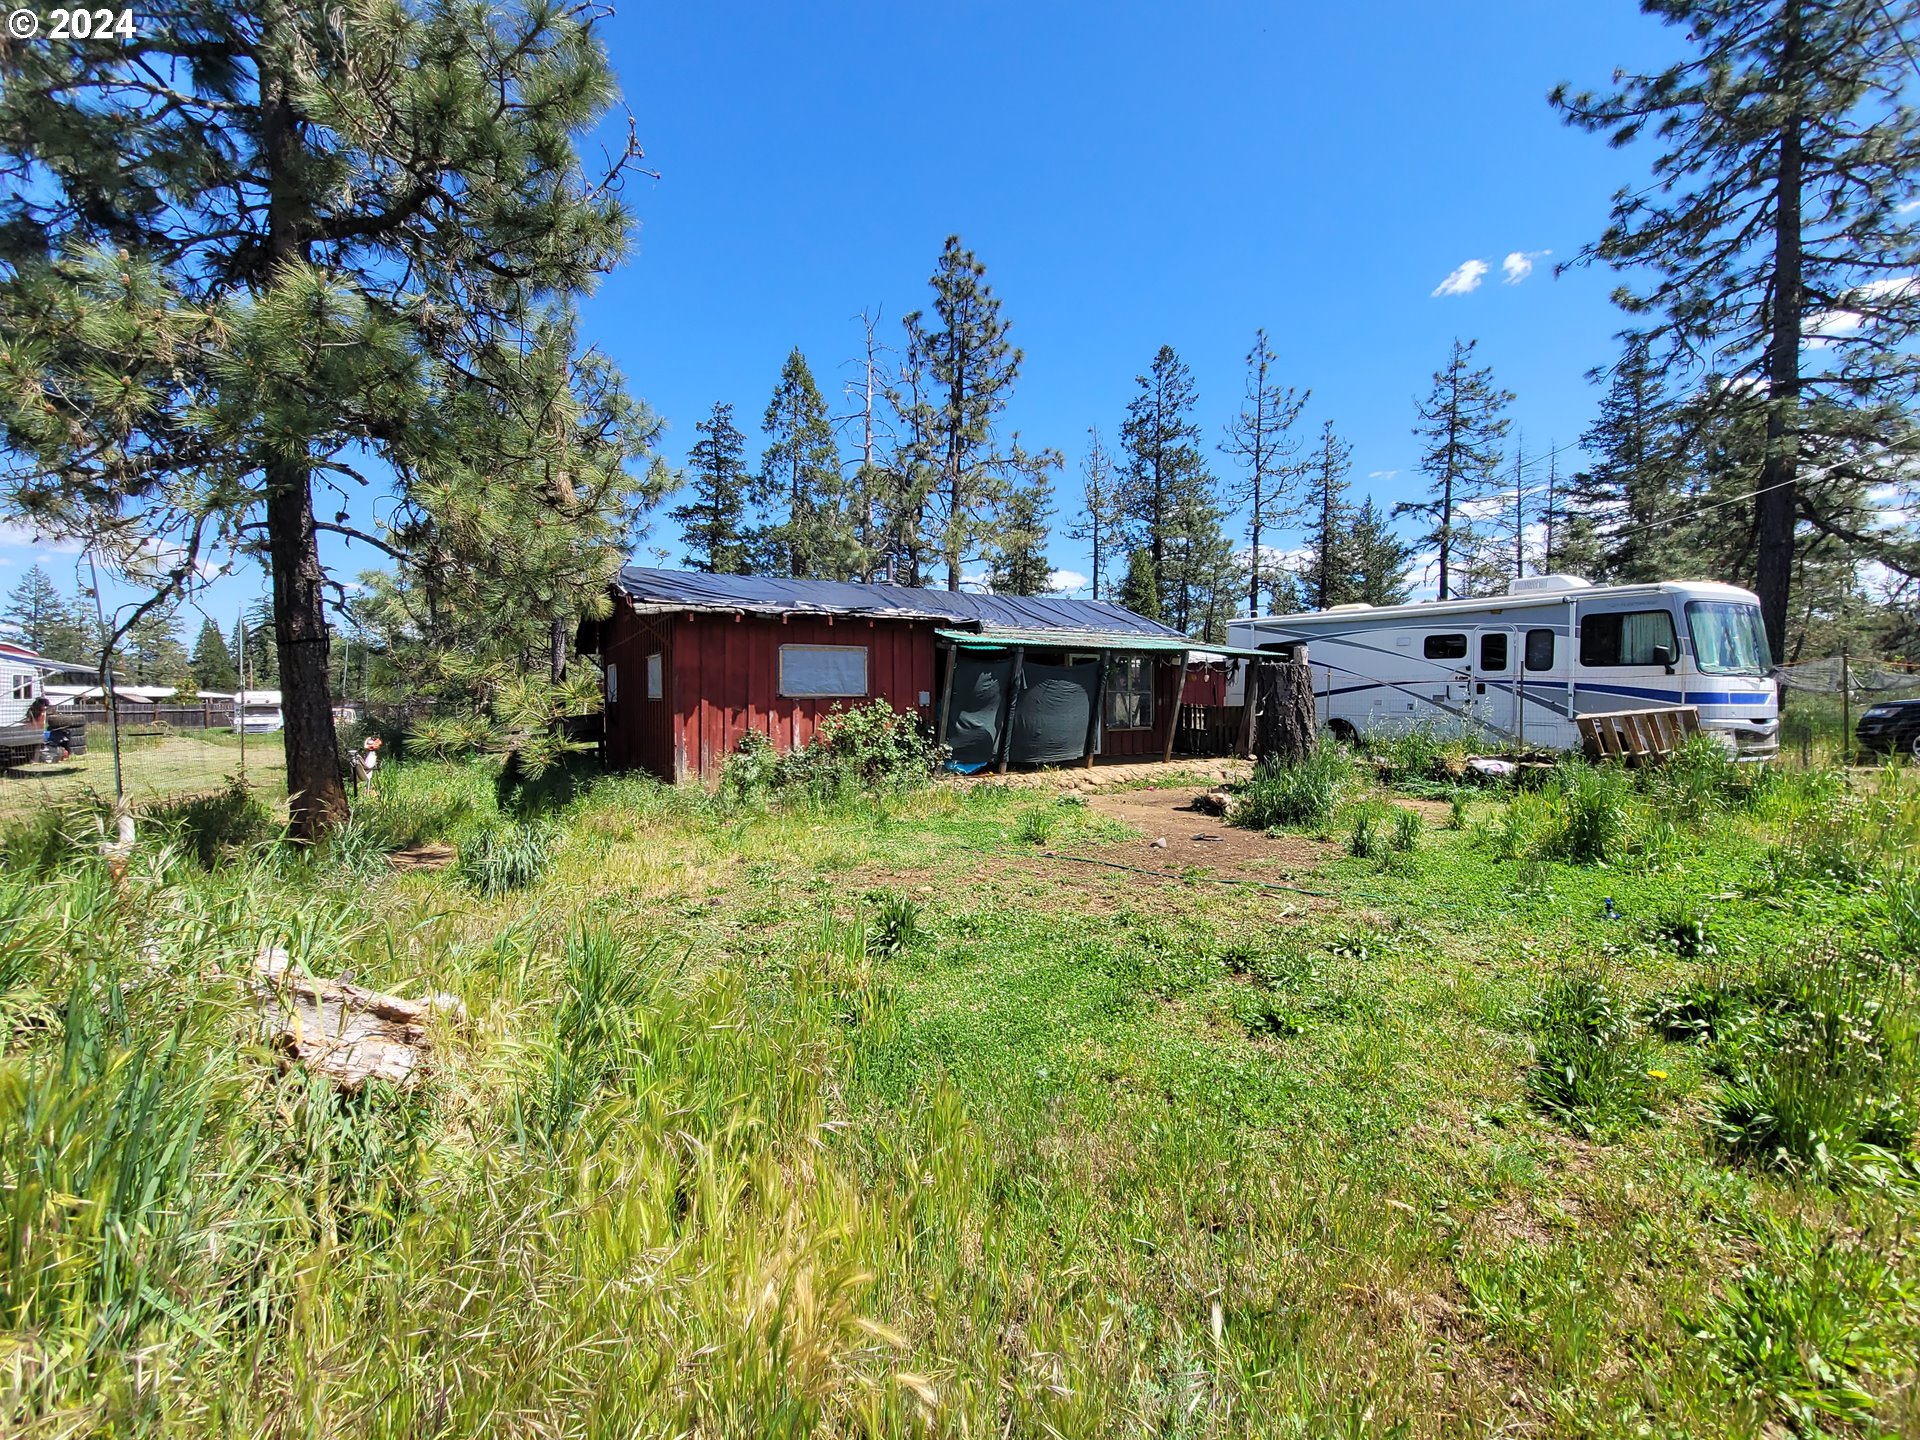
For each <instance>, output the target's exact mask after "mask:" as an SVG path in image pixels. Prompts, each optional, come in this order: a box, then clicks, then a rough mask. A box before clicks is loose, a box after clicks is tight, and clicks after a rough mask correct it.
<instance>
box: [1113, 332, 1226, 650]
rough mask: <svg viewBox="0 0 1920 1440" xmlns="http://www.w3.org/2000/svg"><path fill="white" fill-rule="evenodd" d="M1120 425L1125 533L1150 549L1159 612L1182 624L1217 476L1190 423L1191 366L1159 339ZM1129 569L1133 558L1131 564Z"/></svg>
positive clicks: (1212, 527)
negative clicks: (1158, 590)
mask: <svg viewBox="0 0 1920 1440" xmlns="http://www.w3.org/2000/svg"><path fill="white" fill-rule="evenodd" d="M1135 383H1136V384H1137V385H1138V386H1139V387H1140V393H1139V394H1137V395H1135V396H1134V398H1133V399H1132V400H1131V401H1130V402H1129V403H1128V405H1127V418H1126V420H1125V422H1124V423H1123V424H1122V425H1121V427H1120V436H1121V443H1122V445H1123V446H1124V448H1125V451H1126V465H1125V469H1124V471H1123V484H1122V491H1121V496H1122V498H1121V507H1122V511H1123V513H1124V515H1125V516H1126V520H1127V527H1128V531H1129V536H1130V538H1131V539H1132V540H1133V542H1134V544H1135V545H1136V546H1139V547H1142V548H1144V549H1145V550H1146V552H1147V558H1148V559H1149V560H1150V561H1151V562H1152V571H1153V575H1154V579H1155V581H1156V583H1157V584H1158V585H1159V587H1160V599H1159V604H1158V606H1157V615H1156V618H1158V619H1160V620H1162V621H1164V622H1165V623H1166V624H1169V625H1172V626H1175V627H1176V628H1178V629H1182V630H1184V629H1186V628H1187V621H1188V615H1189V611H1190V609H1191V602H1192V595H1193V590H1194V585H1195V581H1196V579H1197V578H1198V575H1199V573H1200V571H1201V569H1203V568H1204V564H1199V563H1196V562H1209V561H1210V556H1209V555H1208V551H1209V550H1210V547H1211V544H1212V542H1213V541H1214V539H1215V537H1216V534H1217V532H1218V531H1219V528H1220V511H1219V507H1218V505H1217V504H1215V503H1214V500H1213V488H1214V481H1213V476H1212V475H1211V474H1209V473H1208V471H1207V467H1206V462H1205V460H1204V459H1203V458H1202V456H1201V452H1200V427H1199V426H1198V425H1196V424H1195V423H1194V422H1193V418H1192V412H1193V407H1194V402H1195V398H1196V397H1195V394H1194V388H1193V372H1192V371H1191V370H1189V369H1188V368H1187V366H1186V364H1185V363H1184V362H1183V361H1182V360H1181V359H1180V357H1179V355H1177V354H1176V353H1175V352H1174V349H1173V347H1172V346H1171V345H1162V346H1161V347H1160V349H1159V350H1158V351H1157V352H1156V353H1155V354H1154V357H1153V364H1152V365H1151V366H1150V367H1149V369H1148V371H1147V373H1146V374H1145V375H1140V376H1137V377H1136V378H1135ZM1130 568H1131V565H1130Z"/></svg>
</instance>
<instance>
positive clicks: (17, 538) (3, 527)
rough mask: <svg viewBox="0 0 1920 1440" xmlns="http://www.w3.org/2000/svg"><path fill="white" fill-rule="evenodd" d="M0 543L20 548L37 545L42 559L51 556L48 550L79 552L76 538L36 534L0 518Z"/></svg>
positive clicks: (69, 552) (64, 552) (69, 553)
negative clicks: (67, 538) (69, 538)
mask: <svg viewBox="0 0 1920 1440" xmlns="http://www.w3.org/2000/svg"><path fill="white" fill-rule="evenodd" d="M0 545H16V546H18V547H19V548H20V549H22V550H26V549H30V548H32V547H33V546H35V545H38V546H40V547H41V550H40V558H41V559H42V560H47V559H51V558H52V557H51V556H49V555H48V554H47V552H48V551H49V550H58V551H60V552H61V553H63V554H67V555H77V554H79V553H80V542H79V541H78V540H66V539H62V538H61V537H60V536H58V535H40V534H36V533H35V532H34V531H32V530H29V529H28V528H27V527H26V526H24V525H16V524H14V523H13V521H11V520H0Z"/></svg>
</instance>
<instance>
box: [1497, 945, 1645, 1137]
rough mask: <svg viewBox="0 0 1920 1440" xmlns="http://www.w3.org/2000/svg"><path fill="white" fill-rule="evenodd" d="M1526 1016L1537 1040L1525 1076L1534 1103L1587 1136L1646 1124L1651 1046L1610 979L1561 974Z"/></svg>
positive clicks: (1586, 973) (1590, 974)
mask: <svg viewBox="0 0 1920 1440" xmlns="http://www.w3.org/2000/svg"><path fill="white" fill-rule="evenodd" d="M1527 1018H1528V1024H1529V1027H1530V1028H1531V1029H1532V1031H1533V1032H1534V1037H1535V1050H1534V1063H1533V1068H1532V1070H1531V1071H1530V1072H1529V1073H1528V1076H1527V1091H1528V1094H1529V1095H1530V1096H1531V1097H1532V1099H1533V1102H1534V1104H1536V1105H1537V1106H1539V1108H1540V1109H1542V1110H1544V1111H1546V1112H1547V1113H1548V1114H1550V1115H1553V1116H1556V1117H1557V1118H1559V1119H1560V1120H1562V1121H1564V1122H1566V1123H1567V1124H1570V1125H1572V1126H1573V1127H1574V1128H1576V1129H1578V1130H1580V1131H1581V1132H1583V1133H1585V1134H1589V1135H1597V1134H1601V1133H1604V1132H1607V1131H1611V1130H1617V1129H1619V1128H1621V1127H1622V1126H1624V1125H1626V1124H1629V1123H1632V1122H1634V1121H1637V1120H1640V1119H1643V1118H1645V1116H1646V1114H1647V1107H1646V1097H1647V1082H1648V1080H1649V1079H1650V1078H1651V1077H1650V1076H1649V1075H1648V1074H1647V1067H1646V1058H1645V1057H1646V1046H1645V1043H1644V1041H1642V1040H1640V1039H1638V1038H1637V1037H1636V1035H1635V1032H1634V1026H1633V1019H1632V1016H1631V1014H1630V1012H1629V1010H1628V1008H1627V1006H1626V1005H1625V1003H1624V1002H1623V1001H1622V1000H1621V998H1620V996H1619V995H1618V994H1617V993H1616V992H1615V991H1614V989H1613V987H1612V986H1611V985H1609V984H1608V983H1607V981H1606V979H1605V978H1604V977H1602V976H1601V975H1599V974H1597V973H1594V972H1591V971H1575V972H1573V973H1570V974H1566V975H1561V976H1557V977H1556V978H1555V979H1554V980H1552V981H1551V982H1550V983H1549V984H1548V985H1547V987H1546V990H1545V991H1544V992H1543V993H1542V994H1541V997H1540V1000H1539V1002H1538V1004H1537V1005H1536V1006H1535V1008H1534V1010H1533V1011H1532V1013H1531V1014H1530V1015H1529V1016H1528V1017H1527Z"/></svg>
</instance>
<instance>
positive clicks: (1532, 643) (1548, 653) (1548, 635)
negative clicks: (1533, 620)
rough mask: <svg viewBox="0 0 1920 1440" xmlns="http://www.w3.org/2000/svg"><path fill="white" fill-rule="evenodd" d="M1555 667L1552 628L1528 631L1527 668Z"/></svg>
mask: <svg viewBox="0 0 1920 1440" xmlns="http://www.w3.org/2000/svg"><path fill="white" fill-rule="evenodd" d="M1552 668H1553V632H1552V631H1551V630H1529V631H1527V669H1529V670H1551V669H1552Z"/></svg>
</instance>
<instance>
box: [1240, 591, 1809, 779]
mask: <svg viewBox="0 0 1920 1440" xmlns="http://www.w3.org/2000/svg"><path fill="white" fill-rule="evenodd" d="M1227 639H1228V642H1229V643H1230V644H1232V645H1237V646H1245V647H1247V648H1249V649H1256V650H1274V651H1279V652H1289V651H1291V650H1292V648H1293V647H1294V646H1296V645H1302V644H1304V645H1305V646H1306V647H1307V660H1308V663H1309V664H1310V665H1311V667H1312V669H1313V677H1314V694H1315V698H1316V700H1317V702H1318V706H1319V711H1320V722H1321V724H1323V725H1325V726H1326V727H1328V728H1329V729H1330V730H1331V731H1332V732H1333V733H1334V734H1335V735H1336V736H1339V737H1341V738H1352V737H1354V736H1359V735H1377V734H1392V733H1394V732H1395V731H1405V730H1410V729H1415V728H1420V727H1432V728H1435V729H1439V730H1443V731H1451V732H1454V733H1466V734H1469V735H1474V736H1478V737H1485V738H1486V739H1487V740H1489V741H1492V742H1496V743H1502V744H1507V745H1513V746H1523V745H1524V746H1541V747H1544V748H1548V749H1555V750H1573V749H1577V748H1579V745H1580V735H1579V729H1578V727H1577V726H1576V725H1575V723H1574V721H1575V719H1576V717H1578V716H1581V715H1593V714H1602V713H1605V712H1607V711H1614V710H1649V709H1656V708H1658V707H1660V706H1663V705H1693V706H1697V707H1699V711H1700V725H1701V728H1702V729H1703V730H1705V731H1706V732H1707V733H1708V734H1710V735H1713V736H1714V737H1715V738H1717V739H1718V740H1720V741H1721V743H1723V744H1724V745H1726V746H1727V747H1728V748H1729V749H1730V750H1731V751H1732V752H1733V753H1734V754H1735V755H1736V756H1738V757H1740V758H1741V759H1743V760H1744V759H1751V760H1764V759H1769V758H1771V757H1772V756H1773V755H1774V754H1775V753H1776V752H1777V750H1778V749H1779V741H1780V708H1779V693H1778V691H1777V689H1776V688H1775V685H1774V682H1773V680H1772V679H1771V678H1770V676H1769V673H1768V672H1769V671H1770V669H1771V668H1772V661H1771V659H1770V657H1769V656H1768V653H1767V637H1766V631H1765V629H1764V628H1763V627H1762V625H1761V623H1760V602H1759V600H1758V599H1757V598H1756V597H1755V596H1754V594H1753V593H1752V592H1751V591H1748V590H1741V589H1739V588H1738V587H1736V586H1732V585H1717V584H1712V583H1709V582H1704V581H1701V582H1696V581H1661V582H1659V583H1658V584H1649V585H1591V584H1589V583H1588V582H1587V581H1585V580H1582V579H1579V578H1578V577H1576V576H1571V575H1536V576H1530V577H1528V578H1526V579H1524V580H1515V581H1514V582H1513V583H1512V584H1511V585H1510V586H1509V587H1508V593H1507V594H1505V595H1495V596H1484V597H1480V598H1477V599H1472V600H1434V601H1426V602H1422V603H1419V604H1412V605H1382V606H1371V605H1336V606H1334V607H1332V608H1331V609H1327V610H1316V611H1311V612H1309V613H1306V614H1300V615H1273V616H1267V617H1264V618H1261V619H1257V620H1236V621H1234V622H1233V623H1232V624H1231V625H1229V626H1228V629H1227ZM1243 685H1244V681H1242V682H1239V685H1237V686H1236V690H1238V689H1239V688H1240V686H1243ZM1241 701H1242V697H1241V695H1240V694H1239V693H1230V694H1229V696H1228V703H1230V704H1239V703H1241Z"/></svg>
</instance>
